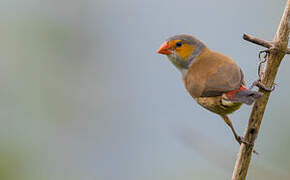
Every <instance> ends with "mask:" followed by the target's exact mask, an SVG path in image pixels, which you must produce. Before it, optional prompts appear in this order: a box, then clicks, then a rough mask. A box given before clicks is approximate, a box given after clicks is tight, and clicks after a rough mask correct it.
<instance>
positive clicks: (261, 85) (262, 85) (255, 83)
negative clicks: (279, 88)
mask: <svg viewBox="0 0 290 180" xmlns="http://www.w3.org/2000/svg"><path fill="white" fill-rule="evenodd" d="M276 85H277V84H276V83H274V86H273V87H272V88H268V87H266V86H265V85H264V84H263V83H261V81H260V79H257V80H256V81H254V82H253V83H252V85H251V86H250V87H249V89H253V88H254V86H256V87H258V88H260V89H262V90H264V91H266V92H272V91H274V90H275V86H276Z"/></svg>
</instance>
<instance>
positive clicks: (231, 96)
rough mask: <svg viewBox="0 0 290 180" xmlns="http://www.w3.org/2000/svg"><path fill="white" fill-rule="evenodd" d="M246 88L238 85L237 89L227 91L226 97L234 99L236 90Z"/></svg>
mask: <svg viewBox="0 0 290 180" xmlns="http://www.w3.org/2000/svg"><path fill="white" fill-rule="evenodd" d="M246 89H247V88H246V87H245V86H243V85H241V86H240V89H237V90H233V91H230V92H227V93H226V96H227V98H229V99H230V100H231V99H234V98H235V95H236V93H237V92H239V91H243V90H246Z"/></svg>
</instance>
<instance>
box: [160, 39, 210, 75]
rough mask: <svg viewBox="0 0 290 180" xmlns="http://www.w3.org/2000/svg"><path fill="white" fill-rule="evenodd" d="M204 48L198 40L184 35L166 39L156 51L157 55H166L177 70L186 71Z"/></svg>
mask: <svg viewBox="0 0 290 180" xmlns="http://www.w3.org/2000/svg"><path fill="white" fill-rule="evenodd" d="M205 47H206V46H205V45H204V44H203V43H202V42H200V41H199V40H198V39H196V38H194V37H192V36H190V35H186V34H181V35H176V36H172V37H170V38H168V39H167V40H166V41H165V42H164V43H163V44H162V45H161V46H160V48H159V49H158V51H157V52H158V53H159V54H164V55H167V57H168V59H169V60H170V61H171V62H172V63H173V64H174V65H175V66H176V67H177V68H178V69H179V70H184V69H188V68H189V66H190V64H191V62H193V61H194V59H195V58H196V57H197V56H198V55H199V54H200V53H201V52H202V50H203V49H204V48H205Z"/></svg>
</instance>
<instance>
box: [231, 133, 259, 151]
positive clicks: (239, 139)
mask: <svg viewBox="0 0 290 180" xmlns="http://www.w3.org/2000/svg"><path fill="white" fill-rule="evenodd" d="M236 140H237V141H238V143H239V144H240V145H241V144H242V143H244V144H246V145H248V146H254V143H250V142H248V141H247V140H245V138H244V137H242V136H238V137H237V139H236ZM253 153H254V154H256V155H259V152H257V151H256V150H255V149H253Z"/></svg>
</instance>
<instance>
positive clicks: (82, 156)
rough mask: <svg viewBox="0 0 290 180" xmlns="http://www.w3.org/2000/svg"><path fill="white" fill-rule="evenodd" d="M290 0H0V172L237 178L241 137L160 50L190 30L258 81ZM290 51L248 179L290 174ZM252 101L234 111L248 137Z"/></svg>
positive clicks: (65, 177)
mask: <svg viewBox="0 0 290 180" xmlns="http://www.w3.org/2000/svg"><path fill="white" fill-rule="evenodd" d="M285 3H286V0H256V1H251V0H243V1H232V0H219V1H215V0H204V1H202V0H199V1H197V0H191V1H190V0H180V1H174V0H167V1H156V0H147V1H137V0H119V1H118V0H96V1H93V0H23V1H17V0H2V1H1V3H0V13H1V16H0V22H1V23H0V24H1V25H0V33H1V38H0V39H1V40H0V58H1V61H0V63H1V64H0V82H1V90H0V99H1V101H0V107H1V108H0V119H1V126H0V137H1V138H0V140H1V141H0V146H1V148H0V159H1V161H0V179H1V180H2V179H3V180H4V179H5V180H8V179H21V180H23V179H27V180H33V179H35V180H180V179H221V180H224V179H229V178H230V177H231V172H232V169H233V165H234V162H235V157H236V153H237V152H238V149H239V147H238V145H237V143H236V142H235V140H234V139H233V136H232V133H231V131H230V129H229V128H228V127H227V126H226V125H225V124H224V123H223V121H222V119H221V118H220V117H218V116H217V115H215V114H212V113H210V112H208V111H206V110H204V109H202V108H201V107H200V106H198V105H197V104H196V103H195V102H194V101H193V100H192V98H191V97H190V96H189V95H188V94H187V92H186V91H185V89H184V87H183V84H182V81H181V76H180V74H179V72H178V71H177V70H176V69H175V68H174V67H173V66H172V65H171V64H170V63H169V61H168V60H167V58H166V57H164V56H161V55H158V54H157V53H156V51H157V49H158V48H159V46H160V45H161V43H162V42H163V41H164V40H165V39H166V38H167V37H169V36H171V35H175V34H178V33H188V34H192V35H194V36H195V37H197V38H199V39H200V40H202V41H203V42H204V43H205V44H207V45H208V47H210V48H211V49H213V50H216V51H219V52H222V53H225V54H227V55H229V56H231V57H232V58H233V59H235V61H236V62H237V63H238V64H239V65H240V66H241V67H242V69H243V71H244V73H245V76H246V78H247V83H248V84H249V83H250V82H252V81H253V80H255V79H256V77H257V75H256V74H257V72H256V71H257V63H258V59H257V53H258V51H259V50H261V49H262V48H260V47H258V46H255V45H253V44H251V43H248V42H246V41H244V40H242V34H243V33H249V34H252V35H256V36H258V37H261V38H264V39H266V40H271V39H272V38H273V36H274V34H275V32H276V28H277V27H278V24H279V21H280V18H281V15H282V12H283V9H284V5H285ZM289 60H290V59H289V57H287V58H285V59H284V61H283V62H282V64H281V68H280V70H279V74H278V77H277V80H276V82H277V83H278V84H279V86H278V87H277V88H276V91H275V92H273V93H272V95H271V97H270V101H269V104H268V107H267V110H266V113H265V115H264V120H263V123H262V126H261V132H260V134H259V138H258V142H257V146H256V150H257V151H259V152H260V155H259V156H256V155H255V156H254V157H253V159H252V164H251V167H250V170H249V175H248V179H249V180H254V179H255V180H256V179H263V180H268V179H269V180H270V179H285V180H286V179H289V178H290V175H289V168H290V158H289V155H288V154H289V153H288V152H289V150H290V143H289V142H290V141H289V138H290V133H289V127H290V121H289V115H290V114H289V113H290V112H289V106H290V103H289V100H290V97H289V88H290V86H289V68H290V63H289V62H288V61H289ZM250 110H251V107H247V106H243V107H242V108H241V110H239V111H238V112H236V113H235V114H234V115H232V116H231V118H232V119H233V122H234V125H235V127H236V129H237V131H238V132H239V133H240V134H243V132H244V129H245V126H246V124H247V120H248V117H249V113H250Z"/></svg>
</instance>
